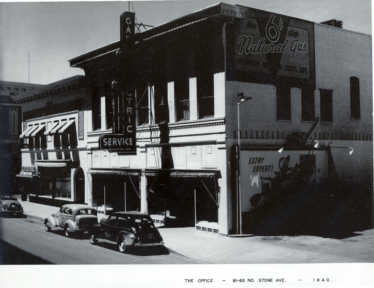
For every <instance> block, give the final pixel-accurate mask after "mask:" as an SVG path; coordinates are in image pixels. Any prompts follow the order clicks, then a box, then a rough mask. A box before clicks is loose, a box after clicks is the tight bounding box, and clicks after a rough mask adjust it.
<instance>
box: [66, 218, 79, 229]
mask: <svg viewBox="0 0 374 288" xmlns="http://www.w3.org/2000/svg"><path fill="white" fill-rule="evenodd" d="M66 226H68V228H69V229H70V230H73V231H74V230H78V225H77V223H75V222H74V221H73V220H71V219H68V220H67V221H66V222H65V223H64V227H66Z"/></svg>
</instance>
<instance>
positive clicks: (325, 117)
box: [320, 89, 333, 122]
mask: <svg viewBox="0 0 374 288" xmlns="http://www.w3.org/2000/svg"><path fill="white" fill-rule="evenodd" d="M320 110H321V111H320V114H321V121H328V122H332V120H333V114H332V113H333V112H332V90H327V89H320Z"/></svg>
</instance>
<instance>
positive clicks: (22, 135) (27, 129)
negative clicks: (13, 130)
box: [19, 126, 38, 138]
mask: <svg viewBox="0 0 374 288" xmlns="http://www.w3.org/2000/svg"><path fill="white" fill-rule="evenodd" d="M37 128H38V126H29V127H27V128H26V129H25V130H24V131H23V132H22V134H21V135H19V138H24V137H29V136H30V134H31V133H32V132H33V131H34V130H35V129H37Z"/></svg>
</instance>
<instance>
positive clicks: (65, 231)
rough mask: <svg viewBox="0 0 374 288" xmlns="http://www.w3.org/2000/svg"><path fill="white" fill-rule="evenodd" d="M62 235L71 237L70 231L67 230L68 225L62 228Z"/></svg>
mask: <svg viewBox="0 0 374 288" xmlns="http://www.w3.org/2000/svg"><path fill="white" fill-rule="evenodd" d="M64 235H65V237H68V238H69V237H71V232H70V231H69V227H68V226H65V228H64Z"/></svg>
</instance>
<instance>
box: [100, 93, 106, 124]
mask: <svg viewBox="0 0 374 288" xmlns="http://www.w3.org/2000/svg"><path fill="white" fill-rule="evenodd" d="M100 110H101V129H102V130H106V109H105V95H104V96H101V97H100Z"/></svg>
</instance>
